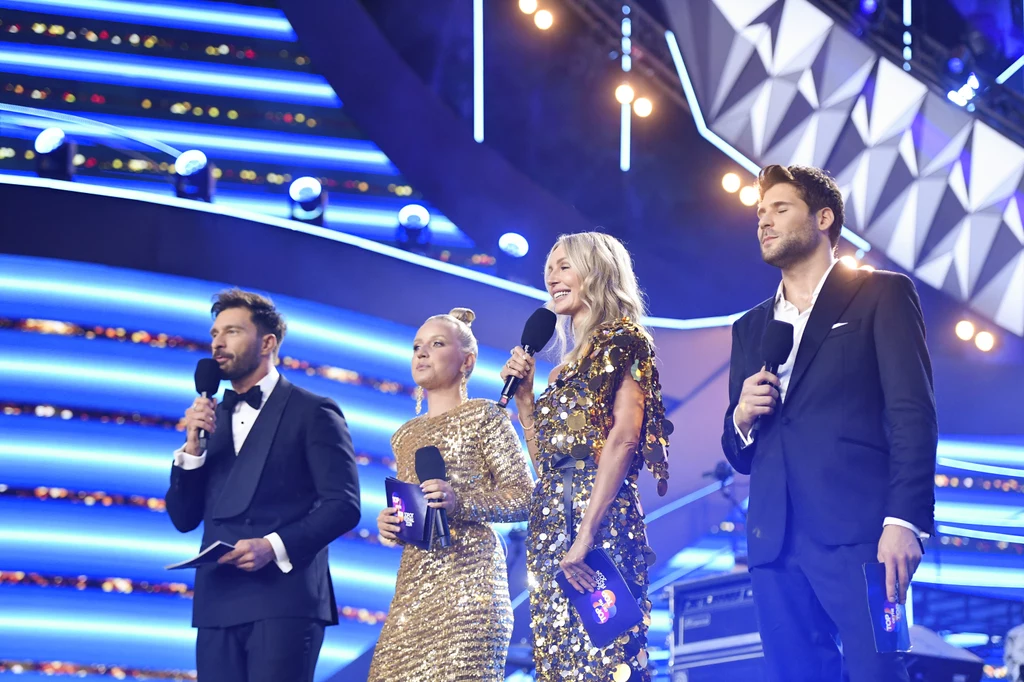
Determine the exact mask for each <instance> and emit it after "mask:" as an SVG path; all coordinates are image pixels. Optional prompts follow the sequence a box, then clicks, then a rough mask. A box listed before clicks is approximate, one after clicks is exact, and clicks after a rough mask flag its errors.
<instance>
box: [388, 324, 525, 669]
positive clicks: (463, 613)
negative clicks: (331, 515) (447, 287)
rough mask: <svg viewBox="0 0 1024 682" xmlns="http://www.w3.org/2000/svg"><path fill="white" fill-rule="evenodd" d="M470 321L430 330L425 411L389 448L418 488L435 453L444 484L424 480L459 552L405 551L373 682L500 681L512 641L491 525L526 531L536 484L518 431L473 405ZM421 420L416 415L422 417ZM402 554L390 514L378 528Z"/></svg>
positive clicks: (419, 339) (416, 367) (416, 374)
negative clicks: (427, 451) (421, 462)
mask: <svg viewBox="0 0 1024 682" xmlns="http://www.w3.org/2000/svg"><path fill="white" fill-rule="evenodd" d="M473 318H474V315H473V312H472V311H470V310H466V309H464V308H456V309H455V310H453V311H452V312H451V314H449V315H436V316H434V317H431V318H430V319H428V320H427V321H426V323H424V325H423V326H422V327H421V328H420V330H419V332H418V333H417V335H416V340H415V341H414V343H413V358H412V375H413V379H415V381H416V384H417V386H418V387H419V389H418V390H425V392H426V397H427V413H426V414H425V415H423V416H420V417H416V418H415V419H412V420H411V421H408V422H406V423H405V424H403V425H402V427H401V428H400V429H398V431H397V432H396V433H395V435H394V436H393V437H392V439H391V446H392V449H393V450H394V454H395V460H396V462H397V467H398V473H397V477H398V478H399V479H400V480H402V481H413V482H415V481H418V480H419V479H418V478H417V476H416V450H418V449H419V448H421V447H425V446H427V445H434V446H437V448H438V449H439V450H440V451H441V455H442V456H443V457H444V461H445V466H446V469H447V474H448V481H440V480H431V481H423V482H421V486H420V487H421V488H422V489H423V490H424V492H426V493H427V498H428V499H429V500H431V503H430V506H432V507H443V508H444V509H446V510H447V512H448V520H449V527H450V529H451V545H450V546H449V547H447V548H441V547H440V546H438V545H437V544H436V543H435V545H434V548H433V549H432V550H430V551H425V550H422V549H420V548H418V547H413V546H406V547H405V548H404V549H403V550H402V561H401V564H400V566H399V568H398V579H397V581H396V585H395V596H394V599H392V601H391V609H390V611H389V612H388V618H387V621H386V622H385V624H384V629H383V630H382V631H381V634H380V640H379V641H378V643H377V648H376V650H375V651H374V655H373V662H372V664H371V666H370V676H369V680H370V682H378V681H379V682H427V681H428V680H429V681H430V682H446V681H451V682H455V681H459V682H476V681H478V680H479V681H481V682H492V681H493V682H500V681H501V680H504V679H505V658H506V656H507V654H508V645H509V639H510V638H511V636H512V605H511V603H510V600H509V593H508V578H507V572H506V568H505V555H504V553H503V551H502V549H501V544H500V542H499V540H498V536H497V534H496V533H495V531H494V530H493V529H492V528H491V526H490V524H491V523H501V522H514V521H525V520H526V517H527V511H528V505H529V499H530V490H531V488H532V487H533V483H532V481H531V479H530V472H529V469H528V466H527V462H526V457H525V456H524V454H523V451H522V446H521V445H520V443H519V439H518V437H517V436H516V432H515V428H514V427H513V426H512V422H511V420H510V419H509V417H508V415H507V414H506V413H505V411H504V410H502V409H500V408H498V407H497V406H496V405H495V404H494V402H492V401H488V400H467V398H466V381H467V380H468V379H469V375H470V374H471V373H472V372H473V365H474V364H475V362H476V356H477V342H476V339H475V338H474V337H473V332H472V331H471V329H470V324H471V323H472V321H473ZM417 411H419V410H418V409H417ZM377 526H378V529H379V531H380V537H381V542H383V543H384V544H389V545H392V546H394V545H395V544H396V537H395V533H396V532H397V531H398V525H397V517H396V516H395V509H394V508H390V507H389V508H387V509H385V510H384V511H382V512H381V514H380V516H379V517H378V518H377Z"/></svg>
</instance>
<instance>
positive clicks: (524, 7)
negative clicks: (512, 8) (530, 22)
mask: <svg viewBox="0 0 1024 682" xmlns="http://www.w3.org/2000/svg"><path fill="white" fill-rule="evenodd" d="M519 10H520V11H521V12H522V13H523V14H533V13H534V12H536V11H537V0H519Z"/></svg>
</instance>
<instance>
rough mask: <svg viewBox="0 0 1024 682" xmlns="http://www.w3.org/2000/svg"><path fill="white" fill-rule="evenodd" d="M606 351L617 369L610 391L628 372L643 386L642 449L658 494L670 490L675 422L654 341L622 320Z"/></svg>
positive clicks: (617, 386)
mask: <svg viewBox="0 0 1024 682" xmlns="http://www.w3.org/2000/svg"><path fill="white" fill-rule="evenodd" d="M616 327H617V328H616V329H615V330H614V332H613V338H612V342H611V344H609V345H608V348H607V350H605V361H606V364H608V365H610V366H613V367H614V368H615V370H614V372H615V374H614V377H615V380H614V384H613V387H612V391H611V394H612V395H615V393H616V392H617V391H618V388H619V386H620V385H621V383H622V381H623V379H624V378H625V377H626V376H627V374H628V375H629V376H631V377H633V380H634V381H636V382H637V383H638V384H639V385H640V389H641V390H642V391H643V394H644V421H643V426H642V427H641V429H640V443H641V446H640V452H641V453H642V454H643V457H644V462H646V464H647V468H648V469H650V471H651V473H652V474H654V477H655V478H656V479H657V481H658V494H659V495H664V494H665V493H666V492H668V436H669V435H670V434H671V433H672V428H673V427H672V422H670V421H669V420H667V419H665V405H664V403H663V402H662V399H661V380H660V379H659V377H658V367H657V365H656V364H655V357H654V349H653V347H652V346H651V342H650V341H649V340H648V339H647V337H646V336H645V335H644V334H643V332H642V331H641V330H640V328H639V327H637V326H636V325H635V324H633V323H632V322H631V321H629V320H625V319H623V320H621V321H620V322H619V323H618V324H617V325H616Z"/></svg>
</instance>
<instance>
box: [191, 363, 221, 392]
mask: <svg viewBox="0 0 1024 682" xmlns="http://www.w3.org/2000/svg"><path fill="white" fill-rule="evenodd" d="M195 380H196V393H200V394H201V393H206V394H208V395H213V394H214V393H216V392H217V391H218V390H219V389H220V380H221V371H220V365H218V364H217V361H216V360H214V359H213V358H203V359H202V360H200V361H199V362H197V363H196V375H195Z"/></svg>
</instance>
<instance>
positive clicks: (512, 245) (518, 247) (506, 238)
mask: <svg viewBox="0 0 1024 682" xmlns="http://www.w3.org/2000/svg"><path fill="white" fill-rule="evenodd" d="M498 248H500V249H501V250H502V251H504V252H505V253H507V254H508V255H510V256H512V257H513V258H522V257H523V256H525V255H526V254H527V253H528V252H529V251H530V242H528V241H526V237H524V236H523V235H521V234H518V233H516V232H506V233H505V234H503V235H501V237H500V238H499V239H498Z"/></svg>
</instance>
